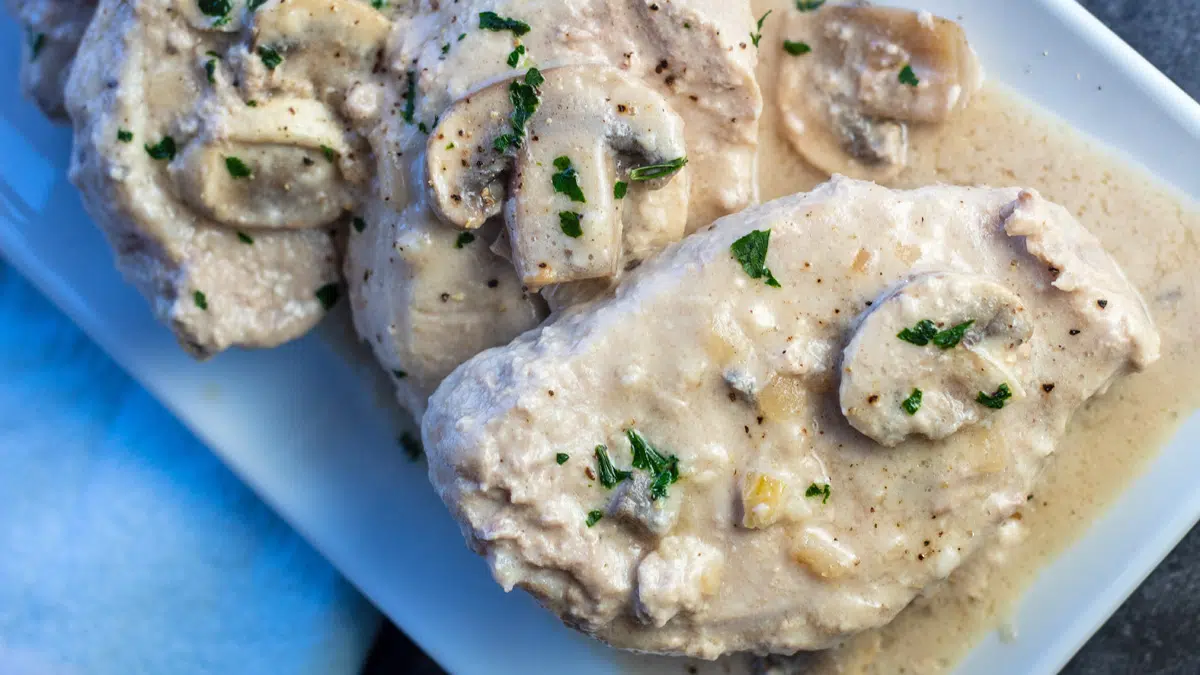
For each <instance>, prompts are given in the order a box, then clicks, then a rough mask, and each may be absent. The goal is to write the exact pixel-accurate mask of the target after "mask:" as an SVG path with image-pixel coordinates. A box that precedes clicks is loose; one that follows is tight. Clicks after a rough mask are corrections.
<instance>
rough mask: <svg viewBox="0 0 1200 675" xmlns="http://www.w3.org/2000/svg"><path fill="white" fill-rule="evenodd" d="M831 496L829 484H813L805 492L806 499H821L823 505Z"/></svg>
mask: <svg viewBox="0 0 1200 675" xmlns="http://www.w3.org/2000/svg"><path fill="white" fill-rule="evenodd" d="M830 494H831V490H830V489H829V483H813V484H812V485H809V486H808V489H807V490H805V491H804V496H805V497H820V498H821V503H822V504H824V503H825V502H828V501H829V495H830Z"/></svg>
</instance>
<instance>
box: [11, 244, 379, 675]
mask: <svg viewBox="0 0 1200 675" xmlns="http://www.w3.org/2000/svg"><path fill="white" fill-rule="evenodd" d="M378 625H379V615H378V614H377V612H376V611H375V610H374V609H373V608H372V607H371V606H370V605H369V604H368V603H367V602H366V600H364V599H363V598H362V597H361V596H360V595H359V594H358V593H357V592H356V591H355V590H354V589H353V588H352V587H351V586H350V585H349V584H348V583H347V582H346V581H345V580H344V579H343V578H342V577H341V576H340V575H339V574H338V573H337V572H336V571H335V570H334V569H333V568H332V567H330V565H329V564H328V563H327V562H325V560H323V559H322V558H321V557H320V556H319V555H318V554H317V553H316V552H314V551H313V550H312V549H311V548H310V547H309V546H308V545H307V544H306V543H305V542H304V541H303V540H301V539H300V538H299V536H297V535H296V534H295V533H294V532H293V531H292V530H291V528H289V527H288V526H287V524H285V523H284V522H282V521H281V520H280V519H279V518H278V517H277V516H276V515H275V514H274V513H272V512H271V511H270V510H269V509H268V508H267V507H266V506H264V505H263V504H262V502H260V501H259V500H258V498H257V497H256V496H255V495H254V494H253V493H251V492H250V490H249V489H247V488H246V487H245V486H244V485H243V484H242V483H241V482H239V481H238V479H237V478H236V477H235V476H234V475H233V474H232V473H230V472H229V470H228V469H227V468H226V467H225V466H224V465H223V464H221V463H220V461H219V460H217V459H216V457H215V456H213V455H212V454H211V453H210V452H209V451H208V450H207V449H206V448H205V447H204V446H202V445H201V444H200V443H199V442H198V441H197V440H196V439H195V438H194V437H193V436H192V435H191V434H190V433H189V432H188V431H187V430H186V429H184V428H183V427H182V426H181V425H180V424H179V423H178V422H177V421H176V420H175V419H174V418H172V417H171V415H170V413H168V412H167V411H166V410H164V409H163V408H162V407H161V406H160V405H159V404H158V403H157V402H156V401H154V400H153V399H152V398H151V397H150V396H149V395H148V394H147V393H146V392H145V391H144V390H142V389H141V387H139V386H138V385H137V383H135V382H133V381H132V380H131V379H130V378H129V377H128V376H126V375H125V374H124V373H123V372H122V371H121V370H120V369H119V367H118V366H117V365H116V364H114V363H113V362H112V361H111V360H110V359H109V358H108V357H107V356H106V355H105V354H103V353H102V352H101V351H100V350H99V349H98V348H97V347H96V346H95V345H94V344H93V343H92V342H91V341H90V340H89V339H88V338H87V336H85V335H84V334H82V333H81V332H80V331H79V329H78V328H76V327H75V326H74V325H73V324H71V322H70V321H69V320H68V319H67V318H65V317H64V316H63V315H62V314H61V313H59V312H58V311H57V309H55V308H54V307H52V306H51V305H50V304H49V303H48V302H47V301H46V300H45V299H44V298H43V297H42V296H41V295H40V294H39V293H37V291H36V290H34V289H33V288H32V287H31V286H30V285H29V284H28V283H27V282H26V281H25V280H24V279H23V278H21V277H20V276H19V275H18V274H17V273H16V272H14V271H13V270H12V269H11V268H9V267H7V266H5V265H4V264H3V263H2V262H0V673H4V674H5V675H7V674H8V673H20V674H24V673H43V672H44V673H60V672H78V673H88V674H91V673H97V674H105V673H114V674H116V673H119V674H121V675H129V674H133V673H150V674H157V673H170V674H171V675H186V674H189V673H221V674H222V675H227V674H229V675H232V674H238V673H248V674H251V673H253V674H257V673H269V674H271V675H284V674H288V673H321V674H322V675H324V674H336V673H352V672H356V671H357V669H358V668H359V666H360V665H361V663H362V661H363V659H364V657H365V654H366V652H367V650H368V648H369V646H370V641H371V639H372V637H373V635H374V633H375V630H376V629H377V627H378Z"/></svg>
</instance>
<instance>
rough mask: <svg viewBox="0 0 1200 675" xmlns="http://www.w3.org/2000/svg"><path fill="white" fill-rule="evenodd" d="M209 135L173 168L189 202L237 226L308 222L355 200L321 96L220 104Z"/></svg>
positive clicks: (316, 223) (334, 214)
mask: <svg viewBox="0 0 1200 675" xmlns="http://www.w3.org/2000/svg"><path fill="white" fill-rule="evenodd" d="M210 130H213V133H210V135H209V137H208V138H207V139H205V140H199V139H197V140H194V141H192V142H191V143H189V144H188V146H187V149H186V150H185V151H184V153H183V155H182V157H181V158H180V160H179V161H178V162H176V163H174V164H173V165H172V167H171V170H172V174H173V175H174V178H175V180H176V182H177V183H178V185H179V186H180V193H181V194H182V196H183V198H184V199H185V200H186V201H187V203H188V204H189V205H191V206H192V207H193V208H195V209H197V210H198V211H200V212H201V213H203V214H204V215H206V216H208V217H209V218H212V219H213V220H215V221H217V222H219V223H222V224H225V225H230V226H235V227H254V228H272V229H275V228H278V229H303V228H313V227H321V226H322V225H327V224H329V223H331V222H333V221H334V220H336V219H337V218H338V217H339V216H340V215H341V214H342V213H343V212H344V211H346V210H348V209H350V208H352V207H353V205H354V195H353V194H352V193H351V190H350V189H349V186H348V185H347V183H346V181H345V180H343V178H342V176H341V174H340V173H339V170H338V167H337V165H336V164H335V162H334V158H335V157H339V156H342V155H344V154H346V153H348V152H349V150H350V147H349V145H348V144H347V143H346V140H345V138H344V135H343V133H342V130H341V127H340V126H339V125H338V123H337V121H336V120H335V119H334V117H333V115H331V114H330V112H329V110H328V108H326V106H325V105H324V104H322V103H319V102H317V101H313V100H309V99H292V98H277V99H271V100H270V101H264V102H263V103H261V104H259V105H258V106H257V107H250V106H244V105H240V102H238V103H235V104H234V106H233V107H232V108H222V109H221V112H220V113H219V114H218V115H217V116H216V117H215V118H214V119H213V121H212V124H211V125H210Z"/></svg>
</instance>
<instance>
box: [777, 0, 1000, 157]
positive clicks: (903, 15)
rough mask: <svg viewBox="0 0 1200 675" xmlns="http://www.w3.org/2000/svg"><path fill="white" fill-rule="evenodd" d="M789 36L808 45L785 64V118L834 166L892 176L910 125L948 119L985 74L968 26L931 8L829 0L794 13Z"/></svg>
mask: <svg viewBox="0 0 1200 675" xmlns="http://www.w3.org/2000/svg"><path fill="white" fill-rule="evenodd" d="M785 38H786V39H787V40H790V41H792V42H794V43H799V44H803V45H804V46H805V47H807V49H808V50H807V51H803V53H799V54H795V55H790V56H787V57H785V58H784V59H783V61H782V65H781V67H780V69H779V89H778V92H779V107H780V112H781V116H782V119H783V126H784V129H785V131H786V133H787V137H788V140H789V141H790V142H791V144H792V146H793V147H794V148H795V149H796V150H797V152H799V153H800V154H801V155H803V156H804V157H805V159H807V160H808V162H809V163H810V164H812V165H813V166H815V167H817V168H819V169H822V170H824V171H826V172H828V173H830V174H834V173H842V174H846V175H849V176H852V177H855V178H864V179H871V180H884V179H887V178H890V177H892V176H894V175H895V174H896V173H898V172H899V171H900V170H901V169H903V168H904V167H905V165H906V164H907V162H908V125H909V124H913V123H918V124H920V123H924V124H936V123H939V122H943V121H945V120H946V119H947V118H948V117H949V116H950V115H951V114H953V113H954V112H955V111H957V110H961V109H962V108H964V107H966V105H967V103H968V102H969V101H970V99H971V96H972V95H973V94H974V93H975V91H976V90H977V89H978V88H979V86H980V84H982V80H983V72H982V70H981V69H980V67H979V62H978V59H976V57H975V53H974V52H973V51H972V50H971V47H970V45H969V44H967V38H966V34H965V33H963V30H962V27H960V26H959V25H958V24H956V23H954V22H953V21H950V20H948V19H943V18H940V17H935V16H933V15H931V14H930V13H929V12H914V11H910V10H906V9H897V8H893V7H873V6H871V5H870V4H868V3H865V2H854V3H846V4H833V3H830V4H828V5H825V6H823V7H822V8H821V9H820V10H817V11H815V12H814V11H809V12H793V13H792V16H791V20H790V21H789V23H788V27H787V32H786V35H785Z"/></svg>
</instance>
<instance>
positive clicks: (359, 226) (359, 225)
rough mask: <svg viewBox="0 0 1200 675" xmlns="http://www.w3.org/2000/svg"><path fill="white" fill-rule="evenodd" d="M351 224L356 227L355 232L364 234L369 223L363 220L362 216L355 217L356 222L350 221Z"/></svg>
mask: <svg viewBox="0 0 1200 675" xmlns="http://www.w3.org/2000/svg"><path fill="white" fill-rule="evenodd" d="M350 224H351V225H353V226H354V231H355V232H362V231H363V230H365V229H367V221H365V220H363V219H362V218H361V217H360V216H355V217H354V220H351V221H350Z"/></svg>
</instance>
